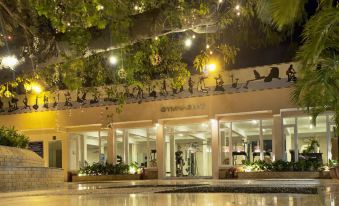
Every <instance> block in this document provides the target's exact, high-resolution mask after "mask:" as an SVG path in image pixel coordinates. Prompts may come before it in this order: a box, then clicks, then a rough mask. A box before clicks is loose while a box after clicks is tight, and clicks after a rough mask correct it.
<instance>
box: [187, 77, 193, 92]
mask: <svg viewBox="0 0 339 206" xmlns="http://www.w3.org/2000/svg"><path fill="white" fill-rule="evenodd" d="M193 87H194V81H193V80H192V77H190V78H189V79H188V91H189V92H190V93H191V94H193Z"/></svg>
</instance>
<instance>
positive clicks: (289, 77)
mask: <svg viewBox="0 0 339 206" xmlns="http://www.w3.org/2000/svg"><path fill="white" fill-rule="evenodd" d="M296 73H297V72H296V71H295V70H294V68H293V65H292V64H291V65H290V67H288V69H287V71H286V75H287V81H288V82H296V81H297V77H296V76H295V74H296Z"/></svg>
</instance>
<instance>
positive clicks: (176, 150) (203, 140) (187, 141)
mask: <svg viewBox="0 0 339 206" xmlns="http://www.w3.org/2000/svg"><path fill="white" fill-rule="evenodd" d="M164 133H165V146H164V150H165V168H166V176H167V177H187V178H191V177H210V176H212V152H211V127H210V124H209V123H208V122H203V123H194V124H183V125H174V126H166V127H165V128H164Z"/></svg>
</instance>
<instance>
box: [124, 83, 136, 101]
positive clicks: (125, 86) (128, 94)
mask: <svg viewBox="0 0 339 206" xmlns="http://www.w3.org/2000/svg"><path fill="white" fill-rule="evenodd" d="M124 90H125V91H124V96H125V98H133V97H134V95H133V92H130V91H129V86H128V85H127V84H125V85H124Z"/></svg>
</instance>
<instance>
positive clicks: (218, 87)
mask: <svg viewBox="0 0 339 206" xmlns="http://www.w3.org/2000/svg"><path fill="white" fill-rule="evenodd" d="M214 79H215V89H214V91H220V92H223V91H225V88H224V80H223V79H222V77H221V75H220V74H219V75H218V76H217V77H215V78H214Z"/></svg>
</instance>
